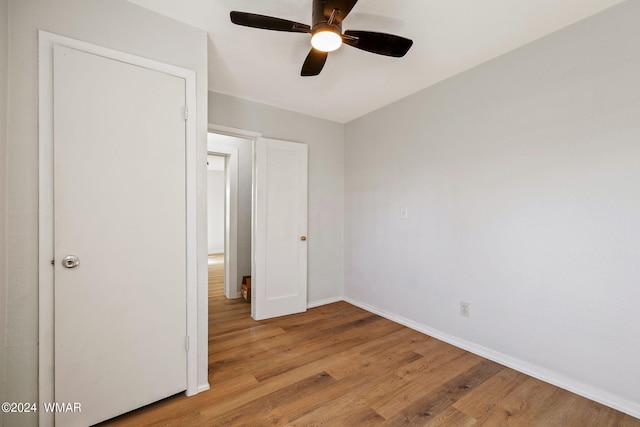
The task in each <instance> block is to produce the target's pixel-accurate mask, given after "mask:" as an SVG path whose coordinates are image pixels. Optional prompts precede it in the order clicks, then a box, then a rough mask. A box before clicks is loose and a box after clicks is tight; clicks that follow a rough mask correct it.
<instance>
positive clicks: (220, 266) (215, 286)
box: [207, 254, 224, 298]
mask: <svg viewBox="0 0 640 427" xmlns="http://www.w3.org/2000/svg"><path fill="white" fill-rule="evenodd" d="M207 266H208V270H209V298H212V297H221V296H223V295H224V254H215V255H209V259H208V262H207Z"/></svg>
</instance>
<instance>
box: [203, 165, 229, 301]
mask: <svg viewBox="0 0 640 427" xmlns="http://www.w3.org/2000/svg"><path fill="white" fill-rule="evenodd" d="M226 163H227V157H226V156H223V155H219V154H209V155H207V255H208V257H207V271H208V293H209V298H214V297H221V296H224V295H225V283H224V280H225V279H224V240H225V211H226V209H225V205H226V185H225V184H226Z"/></svg>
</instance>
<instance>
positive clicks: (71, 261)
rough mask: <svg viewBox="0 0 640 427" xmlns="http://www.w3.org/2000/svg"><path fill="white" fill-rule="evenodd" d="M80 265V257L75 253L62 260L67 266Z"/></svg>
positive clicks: (74, 266) (64, 265)
mask: <svg viewBox="0 0 640 427" xmlns="http://www.w3.org/2000/svg"><path fill="white" fill-rule="evenodd" d="M78 265H80V258H78V257H77V256H75V255H67V256H66V257H64V259H63V260H62V266H63V267H65V268H76V267H77V266H78Z"/></svg>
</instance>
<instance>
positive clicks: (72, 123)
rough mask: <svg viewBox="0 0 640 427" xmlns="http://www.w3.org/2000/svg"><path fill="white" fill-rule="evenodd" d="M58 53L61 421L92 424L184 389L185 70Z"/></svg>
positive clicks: (57, 386) (56, 203)
mask: <svg viewBox="0 0 640 427" xmlns="http://www.w3.org/2000/svg"><path fill="white" fill-rule="evenodd" d="M53 62H54V69H53V76H54V81H53V89H54V90H53V96H54V105H53V107H54V110H53V111H54V114H53V116H54V123H53V125H54V126H53V127H54V141H53V144H54V233H55V234H54V236H55V237H54V239H55V244H54V246H55V247H54V251H55V294H54V295H55V305H54V310H55V322H54V340H55V342H54V346H55V356H54V369H55V389H54V393H55V400H56V402H65V403H69V402H78V403H80V404H81V412H76V413H57V414H56V415H55V421H56V425H60V426H87V425H90V424H94V423H97V422H99V421H102V420H105V419H108V418H111V417H114V416H116V415H119V414H122V413H124V412H127V411H130V410H132V409H135V408H138V407H140V406H143V405H146V404H148V403H151V402H154V401H156V400H159V399H162V398H164V397H167V396H170V395H172V394H175V393H178V392H180V391H183V390H185V389H186V350H185V337H186V254H185V251H186V249H185V248H186V242H185V239H186V230H185V120H184V105H185V80H184V79H181V78H178V77H174V76H170V75H167V74H164V73H161V72H158V71H153V70H150V69H147V68H144V67H140V66H134V65H131V64H128V63H125V62H119V61H115V60H112V59H107V58H104V57H101V56H97V55H93V54H89V53H86V52H81V51H77V50H73V49H69V48H66V47H62V46H57V45H56V46H55V48H54V58H53ZM67 256H75V257H77V258H78V259H79V265H77V266H76V267H74V268H67V267H65V266H64V265H63V263H64V261H63V259H64V258H65V257H67ZM69 266H71V262H69Z"/></svg>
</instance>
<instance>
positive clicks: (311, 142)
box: [209, 92, 344, 304]
mask: <svg viewBox="0 0 640 427" xmlns="http://www.w3.org/2000/svg"><path fill="white" fill-rule="evenodd" d="M209 123H212V124H216V125H221V126H228V127H233V128H238V129H243V130H248V131H253V132H260V133H262V135H263V136H264V137H266V138H275V139H283V140H288V141H295V142H304V143H306V144H307V145H308V146H309V235H308V238H309V240H308V243H309V248H308V279H309V282H308V291H309V297H308V298H309V303H310V304H318V303H322V302H327V301H333V300H336V299H337V298H339V297H341V295H342V291H343V286H342V284H343V269H342V266H343V257H342V254H343V245H342V242H343V177H344V163H343V157H344V127H343V125H342V124H340V123H336V122H331V121H328V120H323V119H318V118H314V117H310V116H306V115H304V114H300V113H296V112H293V111H288V110H283V109H280V108H276V107H272V106H269V105H265V104H259V103H256V102H252V101H248V100H244V99H240V98H235V97H233V96H229V95H224V94H221V93H216V92H209Z"/></svg>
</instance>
